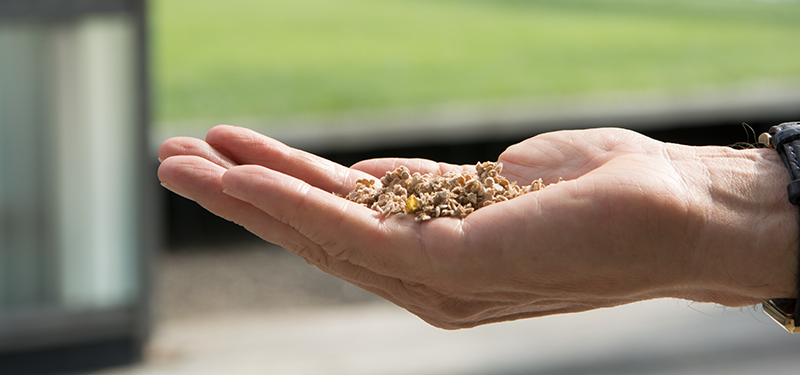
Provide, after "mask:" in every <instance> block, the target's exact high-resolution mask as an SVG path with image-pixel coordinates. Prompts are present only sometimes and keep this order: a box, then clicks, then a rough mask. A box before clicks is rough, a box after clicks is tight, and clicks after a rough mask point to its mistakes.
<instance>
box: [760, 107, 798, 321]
mask: <svg viewBox="0 0 800 375" xmlns="http://www.w3.org/2000/svg"><path fill="white" fill-rule="evenodd" d="M758 142H759V143H762V144H764V145H765V146H767V147H772V148H774V149H775V150H776V151H778V154H779V155H780V156H781V160H783V163H784V164H785V165H786V168H787V169H788V170H789V175H790V176H791V178H792V182H790V183H789V185H787V186H786V191H787V194H788V196H789V202H790V203H792V204H793V205H795V206H798V207H799V208H800V157H798V156H800V121H798V122H784V123H782V124H780V125H776V126H773V127H771V128H770V129H769V131H768V132H767V133H764V134H761V136H759V137H758ZM798 258H799V259H800V254H798ZM799 267H800V266H799ZM798 273H800V268H798ZM797 284H798V285H797V290H798V294H799V295H798V298H797V299H791V298H779V299H773V300H769V301H767V302H764V303H763V304H762V306H763V308H764V312H765V313H766V314H767V315H769V317H771V318H772V319H773V320H775V321H776V322H777V323H778V324H780V325H781V326H783V328H786V330H787V331H789V332H791V333H800V322H798V319H800V303H798V299H800V276H798V281H797Z"/></svg>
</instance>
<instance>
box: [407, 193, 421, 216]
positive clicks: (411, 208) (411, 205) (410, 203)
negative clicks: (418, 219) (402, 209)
mask: <svg viewBox="0 0 800 375" xmlns="http://www.w3.org/2000/svg"><path fill="white" fill-rule="evenodd" d="M420 206H421V203H420V201H419V199H417V197H415V196H414V195H410V196H409V197H408V199H406V213H412V212H416V211H418V210H419V208H420Z"/></svg>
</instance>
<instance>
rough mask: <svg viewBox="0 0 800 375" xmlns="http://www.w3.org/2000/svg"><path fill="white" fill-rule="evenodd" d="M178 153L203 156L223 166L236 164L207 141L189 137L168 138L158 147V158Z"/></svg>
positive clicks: (164, 158) (227, 166)
mask: <svg viewBox="0 0 800 375" xmlns="http://www.w3.org/2000/svg"><path fill="white" fill-rule="evenodd" d="M178 155H194V156H199V157H201V158H204V159H206V160H208V161H210V162H212V163H214V164H217V165H219V166H221V167H223V168H230V167H232V166H234V165H236V164H235V163H234V162H233V161H232V160H230V159H229V158H228V157H227V156H225V155H223V154H222V153H221V152H219V151H218V150H216V149H215V148H213V147H211V146H210V145H209V144H208V143H206V142H204V141H202V140H200V139H197V138H191V137H175V138H170V139H168V140H166V141H164V143H162V144H161V146H160V147H159V148H158V160H160V161H164V160H166V159H167V158H169V157H172V156H178Z"/></svg>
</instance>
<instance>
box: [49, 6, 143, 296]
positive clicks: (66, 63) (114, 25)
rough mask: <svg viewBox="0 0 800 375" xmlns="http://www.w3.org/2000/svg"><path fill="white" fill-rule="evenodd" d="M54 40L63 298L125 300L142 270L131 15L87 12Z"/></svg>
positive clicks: (56, 148) (131, 294)
mask: <svg viewBox="0 0 800 375" xmlns="http://www.w3.org/2000/svg"><path fill="white" fill-rule="evenodd" d="M54 41H55V43H54V49H55V55H56V56H57V57H56V61H59V64H58V66H57V74H56V76H57V77H58V78H57V80H56V83H55V86H56V87H57V90H58V91H57V92H58V95H57V100H56V103H55V113H56V116H54V117H55V121H54V125H55V132H54V133H55V134H57V137H56V139H55V141H56V146H55V150H56V152H57V154H58V155H57V157H56V160H55V161H56V163H57V166H58V168H57V169H58V173H57V176H56V179H57V184H56V185H57V186H58V187H59V189H58V191H57V197H58V199H57V201H58V223H59V228H58V234H57V238H58V243H59V252H60V254H61V257H60V258H61V263H60V268H61V278H60V285H61V301H62V303H63V304H64V305H65V306H68V307H72V308H86V307H107V306H114V305H119V304H124V303H127V302H131V301H132V299H133V297H134V292H135V285H136V282H135V276H136V272H135V271H136V269H137V264H136V257H135V252H136V249H137V243H136V238H135V234H136V228H135V225H136V220H135V217H136V216H135V212H136V205H135V193H136V191H135V181H134V177H135V173H134V171H135V170H136V166H135V160H134V152H136V150H135V149H134V146H135V144H134V139H135V137H134V132H135V130H136V127H137V124H136V122H135V121H136V118H137V117H136V115H135V113H134V110H135V106H134V103H135V100H134V99H135V95H134V94H135V88H136V86H135V81H134V72H135V65H134V62H135V61H136V60H135V57H134V56H133V52H134V43H135V37H134V34H133V27H132V24H131V22H130V21H129V20H128V19H127V18H122V17H104V18H89V19H86V20H85V21H82V22H80V23H78V24H76V25H73V26H65V27H62V28H61V29H60V30H58V31H57V32H56V33H55V38H54Z"/></svg>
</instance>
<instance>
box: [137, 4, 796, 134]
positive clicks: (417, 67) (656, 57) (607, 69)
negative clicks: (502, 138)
mask: <svg viewBox="0 0 800 375" xmlns="http://www.w3.org/2000/svg"><path fill="white" fill-rule="evenodd" d="M151 8H152V16H153V18H152V20H151V22H152V43H153V56H152V58H153V60H152V61H153V69H154V77H155V80H154V88H155V96H154V98H155V120H156V122H157V123H159V124H170V123H173V124H174V123H176V122H186V121H187V120H188V121H191V120H205V119H214V120H223V121H224V120H226V119H237V118H248V117H249V118H275V117H291V116H293V115H299V114H326V113H335V112H343V111H353V110H373V109H388V108H397V107H402V108H405V107H416V106H431V105H437V104H443V103H451V102H470V101H483V100H503V99H512V98H539V97H552V96H557V97H563V96H567V97H569V96H570V95H583V94H592V93H602V92H619V91H623V92H624V91H631V92H637V91H640V90H652V89H659V90H667V91H678V92H679V91H680V90H686V89H690V88H693V87H698V86H701V87H706V86H715V85H728V84H733V83H740V82H748V81H754V80H778V81H779V80H783V79H786V80H788V79H791V80H794V79H797V78H798V77H800V22H798V20H800V2H798V1H791V0H783V1H780V0H772V1H766V0H761V1H755V0H335V1H334V0H226V1H222V0H152V1H151ZM173 126H174V125H173Z"/></svg>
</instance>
